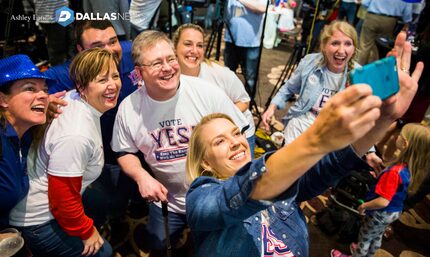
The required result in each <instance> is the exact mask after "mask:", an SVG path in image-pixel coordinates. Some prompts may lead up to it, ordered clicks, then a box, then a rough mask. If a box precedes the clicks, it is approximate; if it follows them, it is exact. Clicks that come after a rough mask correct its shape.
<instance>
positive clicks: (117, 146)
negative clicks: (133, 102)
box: [111, 101, 139, 153]
mask: <svg viewBox="0 0 430 257" xmlns="http://www.w3.org/2000/svg"><path fill="white" fill-rule="evenodd" d="M126 103H127V102H125V101H123V103H121V104H120V106H119V108H118V112H117V114H116V117H115V124H114V126H113V133H112V141H111V147H112V150H113V151H114V152H128V153H136V152H138V151H139V149H138V148H137V147H136V145H135V143H134V138H133V136H132V135H133V134H132V133H131V131H130V126H131V125H132V124H133V123H129V122H127V111H126V110H127V106H129V105H126ZM130 113H134V112H130ZM127 124H128V126H127Z"/></svg>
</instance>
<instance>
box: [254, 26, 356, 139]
mask: <svg viewBox="0 0 430 257" xmlns="http://www.w3.org/2000/svg"><path fill="white" fill-rule="evenodd" d="M357 47H358V41H357V32H356V31H355V28H354V27H352V26H351V25H350V24H348V23H347V22H345V21H333V22H332V23H330V24H329V25H327V26H326V27H325V28H324V30H323V31H322V32H321V35H320V51H321V52H320V53H312V54H308V55H306V56H305V57H303V59H302V60H301V61H300V63H299V64H298V66H297V68H296V70H295V72H294V73H293V75H292V76H291V77H290V78H289V79H288V80H287V81H285V84H284V85H283V86H282V87H281V88H280V90H279V91H278V93H277V94H276V95H275V97H274V98H273V99H272V101H271V103H270V106H269V107H268V109H267V110H266V112H265V113H264V114H263V116H262V121H263V124H264V125H265V127H266V130H267V131H270V121H271V119H272V117H273V114H274V112H275V109H276V108H278V109H283V108H285V105H286V103H287V102H288V101H289V100H290V99H291V98H292V97H294V96H295V95H298V98H297V101H296V102H295V103H294V104H293V105H292V106H291V107H290V109H289V110H288V114H287V115H286V117H285V118H284V125H285V128H284V136H285V144H288V143H290V142H292V141H293V140H294V139H295V138H297V137H298V136H299V135H300V134H301V133H303V131H305V130H306V129H307V128H308V127H310V125H311V124H312V123H313V122H314V121H315V118H316V116H317V115H318V114H319V112H320V110H321V108H322V107H323V106H324V104H325V103H326V102H327V101H328V99H330V98H331V97H332V96H333V95H335V94H336V93H338V92H339V91H341V90H344V89H345V87H347V84H348V72H349V71H351V70H352V69H354V68H356V67H359V64H357V63H356V62H355V61H354V58H355V55H356V49H357Z"/></svg>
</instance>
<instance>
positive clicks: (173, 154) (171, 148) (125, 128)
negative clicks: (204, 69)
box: [111, 75, 248, 214]
mask: <svg viewBox="0 0 430 257" xmlns="http://www.w3.org/2000/svg"><path fill="white" fill-rule="evenodd" d="M202 89H204V90H202ZM215 112H221V113H225V114H227V115H229V116H230V117H231V118H232V119H233V120H234V121H235V123H236V125H237V126H238V127H239V128H243V127H245V126H247V125H248V122H247V121H246V118H245V117H244V116H243V114H242V113H241V112H240V111H239V109H237V108H235V107H233V103H232V102H231V100H230V99H229V98H228V97H227V96H226V95H225V93H224V92H222V91H221V90H220V89H219V88H217V87H216V86H214V85H212V84H210V83H208V82H207V81H205V80H202V79H200V78H197V77H190V76H186V75H181V77H180V87H179V88H178V91H177V93H176V95H175V96H174V97H172V98H171V99H169V100H166V101H156V100H154V99H152V98H151V97H149V96H148V94H147V92H146V88H145V86H142V87H141V88H140V89H138V90H136V91H135V92H134V93H132V94H131V95H129V96H128V97H126V98H125V99H124V100H123V101H122V102H121V104H120V105H119V109H118V113H117V115H116V120H115V125H114V128H113V135H112V143H111V145H112V149H113V150H114V151H115V152H128V153H136V152H137V151H141V152H142V153H143V154H144V156H145V161H146V162H147V163H148V164H149V166H150V168H151V170H152V172H153V173H154V175H155V178H156V179H157V180H158V181H159V182H160V183H161V184H163V185H164V186H165V187H166V188H167V190H169V194H168V200H169V205H168V207H169V210H170V211H172V212H176V213H182V214H184V213H185V194H186V192H187V190H188V186H187V184H186V179H185V177H186V176H185V161H186V154H187V150H188V143H189V139H190V136H191V132H192V129H193V127H194V126H195V125H197V123H199V122H200V119H201V118H202V117H203V116H205V115H207V114H210V113H215ZM158 204H159V203H158Z"/></svg>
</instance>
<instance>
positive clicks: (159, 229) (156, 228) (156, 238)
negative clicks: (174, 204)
mask: <svg viewBox="0 0 430 257" xmlns="http://www.w3.org/2000/svg"><path fill="white" fill-rule="evenodd" d="M167 217H168V222H169V232H170V233H169V234H170V242H171V244H172V246H174V245H175V244H176V243H177V242H178V241H179V239H180V238H181V235H182V232H183V231H184V229H185V227H186V226H187V219H186V216H185V215H184V214H179V213H174V212H170V211H169V213H168V216H167ZM164 226H165V224H164V220H163V213H162V211H161V208H159V207H158V206H156V205H155V204H150V205H149V220H148V224H147V225H146V230H147V233H148V234H149V235H150V236H149V237H148V238H149V243H148V245H149V247H150V248H151V249H150V250H158V251H160V250H165V249H166V235H165V232H164Z"/></svg>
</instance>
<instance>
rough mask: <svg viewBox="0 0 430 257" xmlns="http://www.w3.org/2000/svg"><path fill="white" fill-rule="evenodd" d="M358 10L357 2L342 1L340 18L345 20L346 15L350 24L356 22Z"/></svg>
mask: <svg viewBox="0 0 430 257" xmlns="http://www.w3.org/2000/svg"><path fill="white" fill-rule="evenodd" d="M356 12H357V4H356V3H345V2H343V1H342V3H341V4H340V7H339V14H338V16H337V17H338V19H339V20H343V18H345V17H346V21H347V22H348V23H349V24H351V25H352V24H354V20H355V13H356Z"/></svg>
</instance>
